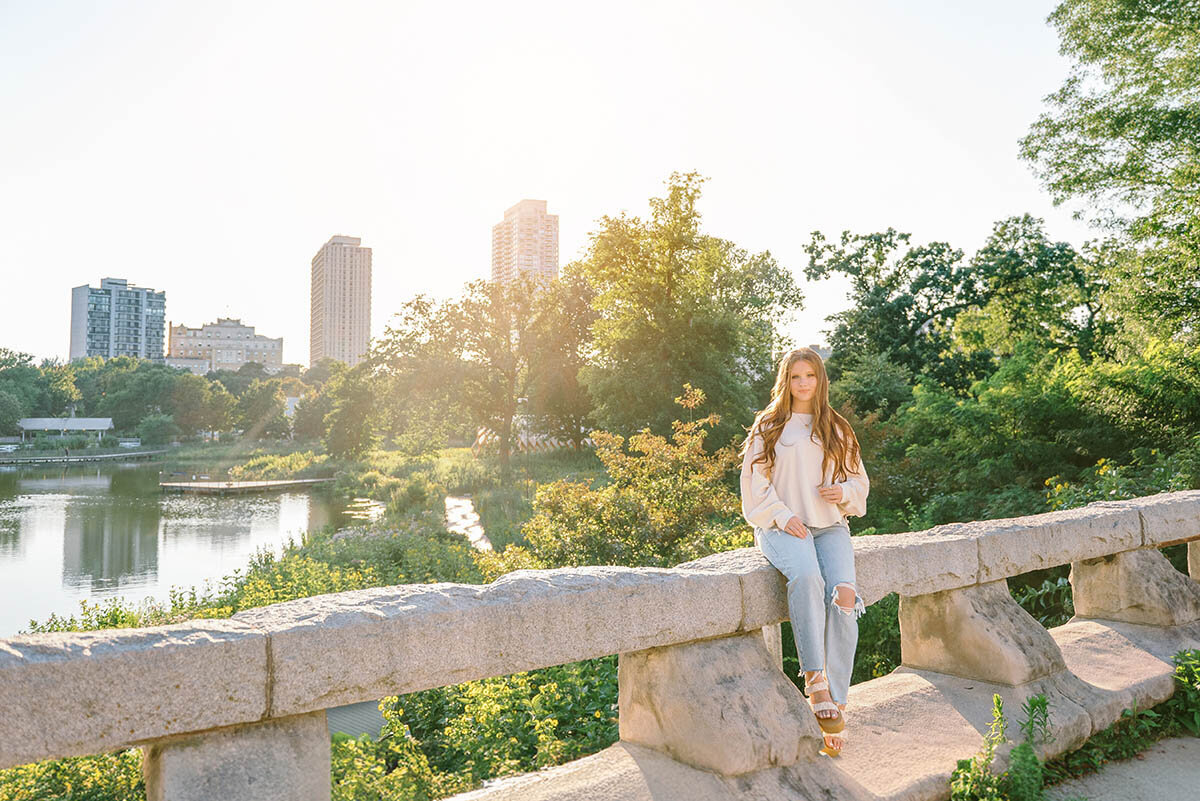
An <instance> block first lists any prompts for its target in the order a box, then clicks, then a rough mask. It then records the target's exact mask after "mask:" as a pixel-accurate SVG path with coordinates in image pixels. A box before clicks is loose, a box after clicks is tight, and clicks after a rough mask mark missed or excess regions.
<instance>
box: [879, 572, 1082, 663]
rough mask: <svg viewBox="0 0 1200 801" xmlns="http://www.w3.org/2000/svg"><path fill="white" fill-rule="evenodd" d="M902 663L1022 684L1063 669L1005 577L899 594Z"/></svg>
mask: <svg viewBox="0 0 1200 801" xmlns="http://www.w3.org/2000/svg"><path fill="white" fill-rule="evenodd" d="M900 648H901V654H902V658H903V660H904V665H905V666H906V667H910V668H917V669H924V670H935V671H937V672H939V673H947V674H950V675H954V676H963V677H966V678H971V679H979V680H983V681H989V682H992V683H995V684H1007V685H1018V684H1025V683H1027V682H1030V681H1033V680H1034V679H1039V678H1042V677H1045V676H1049V675H1051V674H1053V673H1056V672H1058V671H1060V670H1063V669H1064V667H1065V666H1064V665H1063V661H1062V654H1061V653H1059V650H1058V646H1057V645H1055V643H1054V640H1053V639H1052V638H1051V637H1050V635H1049V634H1047V633H1046V630H1045V629H1044V628H1042V626H1041V624H1039V623H1038V622H1037V621H1036V620H1034V619H1033V618H1032V617H1030V615H1029V613H1028V612H1026V611H1025V610H1024V609H1022V608H1021V607H1020V606H1019V605H1018V604H1017V602H1016V601H1014V600H1013V598H1012V595H1010V594H1009V591H1008V582H1007V581H1005V580H1004V579H1001V580H999V581H993V582H990V583H988V584H980V585H977V586H974V587H964V588H963V589H959V590H946V591H944V592H936V593H931V594H928V595H918V596H916V597H910V596H905V595H902V596H900Z"/></svg>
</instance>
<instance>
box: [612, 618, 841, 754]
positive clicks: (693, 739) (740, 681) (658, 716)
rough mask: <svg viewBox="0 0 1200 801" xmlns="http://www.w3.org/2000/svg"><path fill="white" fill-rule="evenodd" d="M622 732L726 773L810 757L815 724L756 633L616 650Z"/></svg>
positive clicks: (813, 749)
mask: <svg viewBox="0 0 1200 801" xmlns="http://www.w3.org/2000/svg"><path fill="white" fill-rule="evenodd" d="M619 664H620V668H619V679H618V681H619V684H620V728H621V739H622V740H624V741H626V742H630V743H635V744H637V745H642V746H646V747H648V748H654V749H657V750H659V751H662V752H663V753H665V754H669V755H670V756H671V757H672V758H674V759H676V760H678V761H680V762H683V763H685V764H688V765H691V766H693V767H697V768H700V769H702V770H711V771H714V772H716V773H719V774H721V775H724V776H737V775H740V774H743V773H748V772H750V771H753V770H761V769H763V768H768V767H772V766H777V765H791V764H793V763H795V762H797V761H799V760H800V759H802V758H805V757H809V758H812V757H815V756H816V754H817V750H818V749H819V748H820V747H821V737H820V730H819V729H818V727H817V723H816V720H815V718H814V717H813V714H812V712H811V710H810V709H809V708H808V704H807V702H806V701H805V700H804V698H803V696H801V695H800V691H799V690H797V689H796V687H795V685H793V684H792V683H791V681H789V680H788V678H787V677H786V676H784V675H783V673H782V672H781V671H780V670H779V669H778V668H777V667H776V666H775V665H774V664H773V663H772V661H771V656H770V654H769V653H768V652H767V649H766V646H765V645H764V644H763V638H762V635H761V634H760V633H759V632H749V633H744V634H735V635H733V636H730V637H721V638H719V639H713V640H703V641H700V642H692V643H687V644H684V645H676V646H670V647H666V648H650V649H647V650H644V651H637V652H634V653H623V654H621V656H620V663H619Z"/></svg>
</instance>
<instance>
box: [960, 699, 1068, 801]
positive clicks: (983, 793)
mask: <svg viewBox="0 0 1200 801" xmlns="http://www.w3.org/2000/svg"><path fill="white" fill-rule="evenodd" d="M1022 711H1023V712H1024V715H1025V717H1024V720H1023V721H1022V723H1021V724H1020V726H1021V732H1022V735H1023V739H1022V741H1021V742H1020V743H1019V744H1017V745H1016V746H1015V747H1014V748H1013V749H1012V750H1011V751H1010V752H1009V755H1008V769H1007V770H1006V771H1004V772H1003V773H1001V774H995V773H992V760H993V758H994V757H995V754H996V750H997V748H999V747H1000V746H1002V745H1004V744H1005V743H1006V742H1008V738H1007V737H1006V736H1005V732H1004V730H1005V727H1006V721H1005V717H1004V699H1003V698H1001V697H1000V696H999V695H998V694H996V695H993V696H992V722H991V725H990V726H989V727H988V731H987V734H985V735H984V738H983V747H982V748H981V749H980V751H979V753H978V754H976V755H975V756H974V757H972V758H970V759H960V760H959V761H958V765H957V766H956V767H955V769H954V772H953V773H952V774H951V777H950V801H1041V799H1043V798H1044V797H1045V795H1044V793H1043V790H1042V785H1043V780H1042V770H1043V768H1042V762H1041V760H1039V759H1038V756H1037V754H1036V753H1035V751H1034V748H1035V747H1036V746H1037V745H1039V744H1041V743H1043V742H1045V740H1046V737H1047V735H1048V731H1049V728H1048V727H1049V723H1050V715H1049V708H1048V706H1047V701H1046V697H1045V696H1044V695H1035V696H1032V697H1030V698H1028V699H1026V701H1025V703H1024V704H1023V706H1022Z"/></svg>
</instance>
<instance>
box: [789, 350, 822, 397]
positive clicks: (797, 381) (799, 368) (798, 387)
mask: <svg viewBox="0 0 1200 801" xmlns="http://www.w3.org/2000/svg"><path fill="white" fill-rule="evenodd" d="M788 388H789V389H790V390H791V393H792V405H793V406H807V405H808V404H809V403H811V402H812V399H813V396H814V395H815V394H816V392H817V371H816V370H815V369H814V368H813V366H812V364H811V363H810V362H809V361H808V359H797V360H796V362H795V364H793V365H792V369H791V371H790V372H789V373H788Z"/></svg>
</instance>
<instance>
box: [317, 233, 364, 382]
mask: <svg viewBox="0 0 1200 801" xmlns="http://www.w3.org/2000/svg"><path fill="white" fill-rule="evenodd" d="M370 346H371V249H370V248H364V247H362V240H361V239H359V238H358V237H357V236H334V237H330V239H329V241H328V242H326V243H325V244H324V245H322V246H321V249H320V250H318V251H317V255H315V256H313V260H312V305H311V307H310V316H309V346H308V352H309V364H310V365H313V364H316V363H317V362H319V361H320V360H321V359H325V358H330V359H337V360H338V361H341V362H345V363H346V364H348V365H349V366H351V367H353V366H354V365H356V364H358V363H359V362H360V361H362V359H363V357H364V356H365V355H366V353H367V351H368V350H369V349H370Z"/></svg>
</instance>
